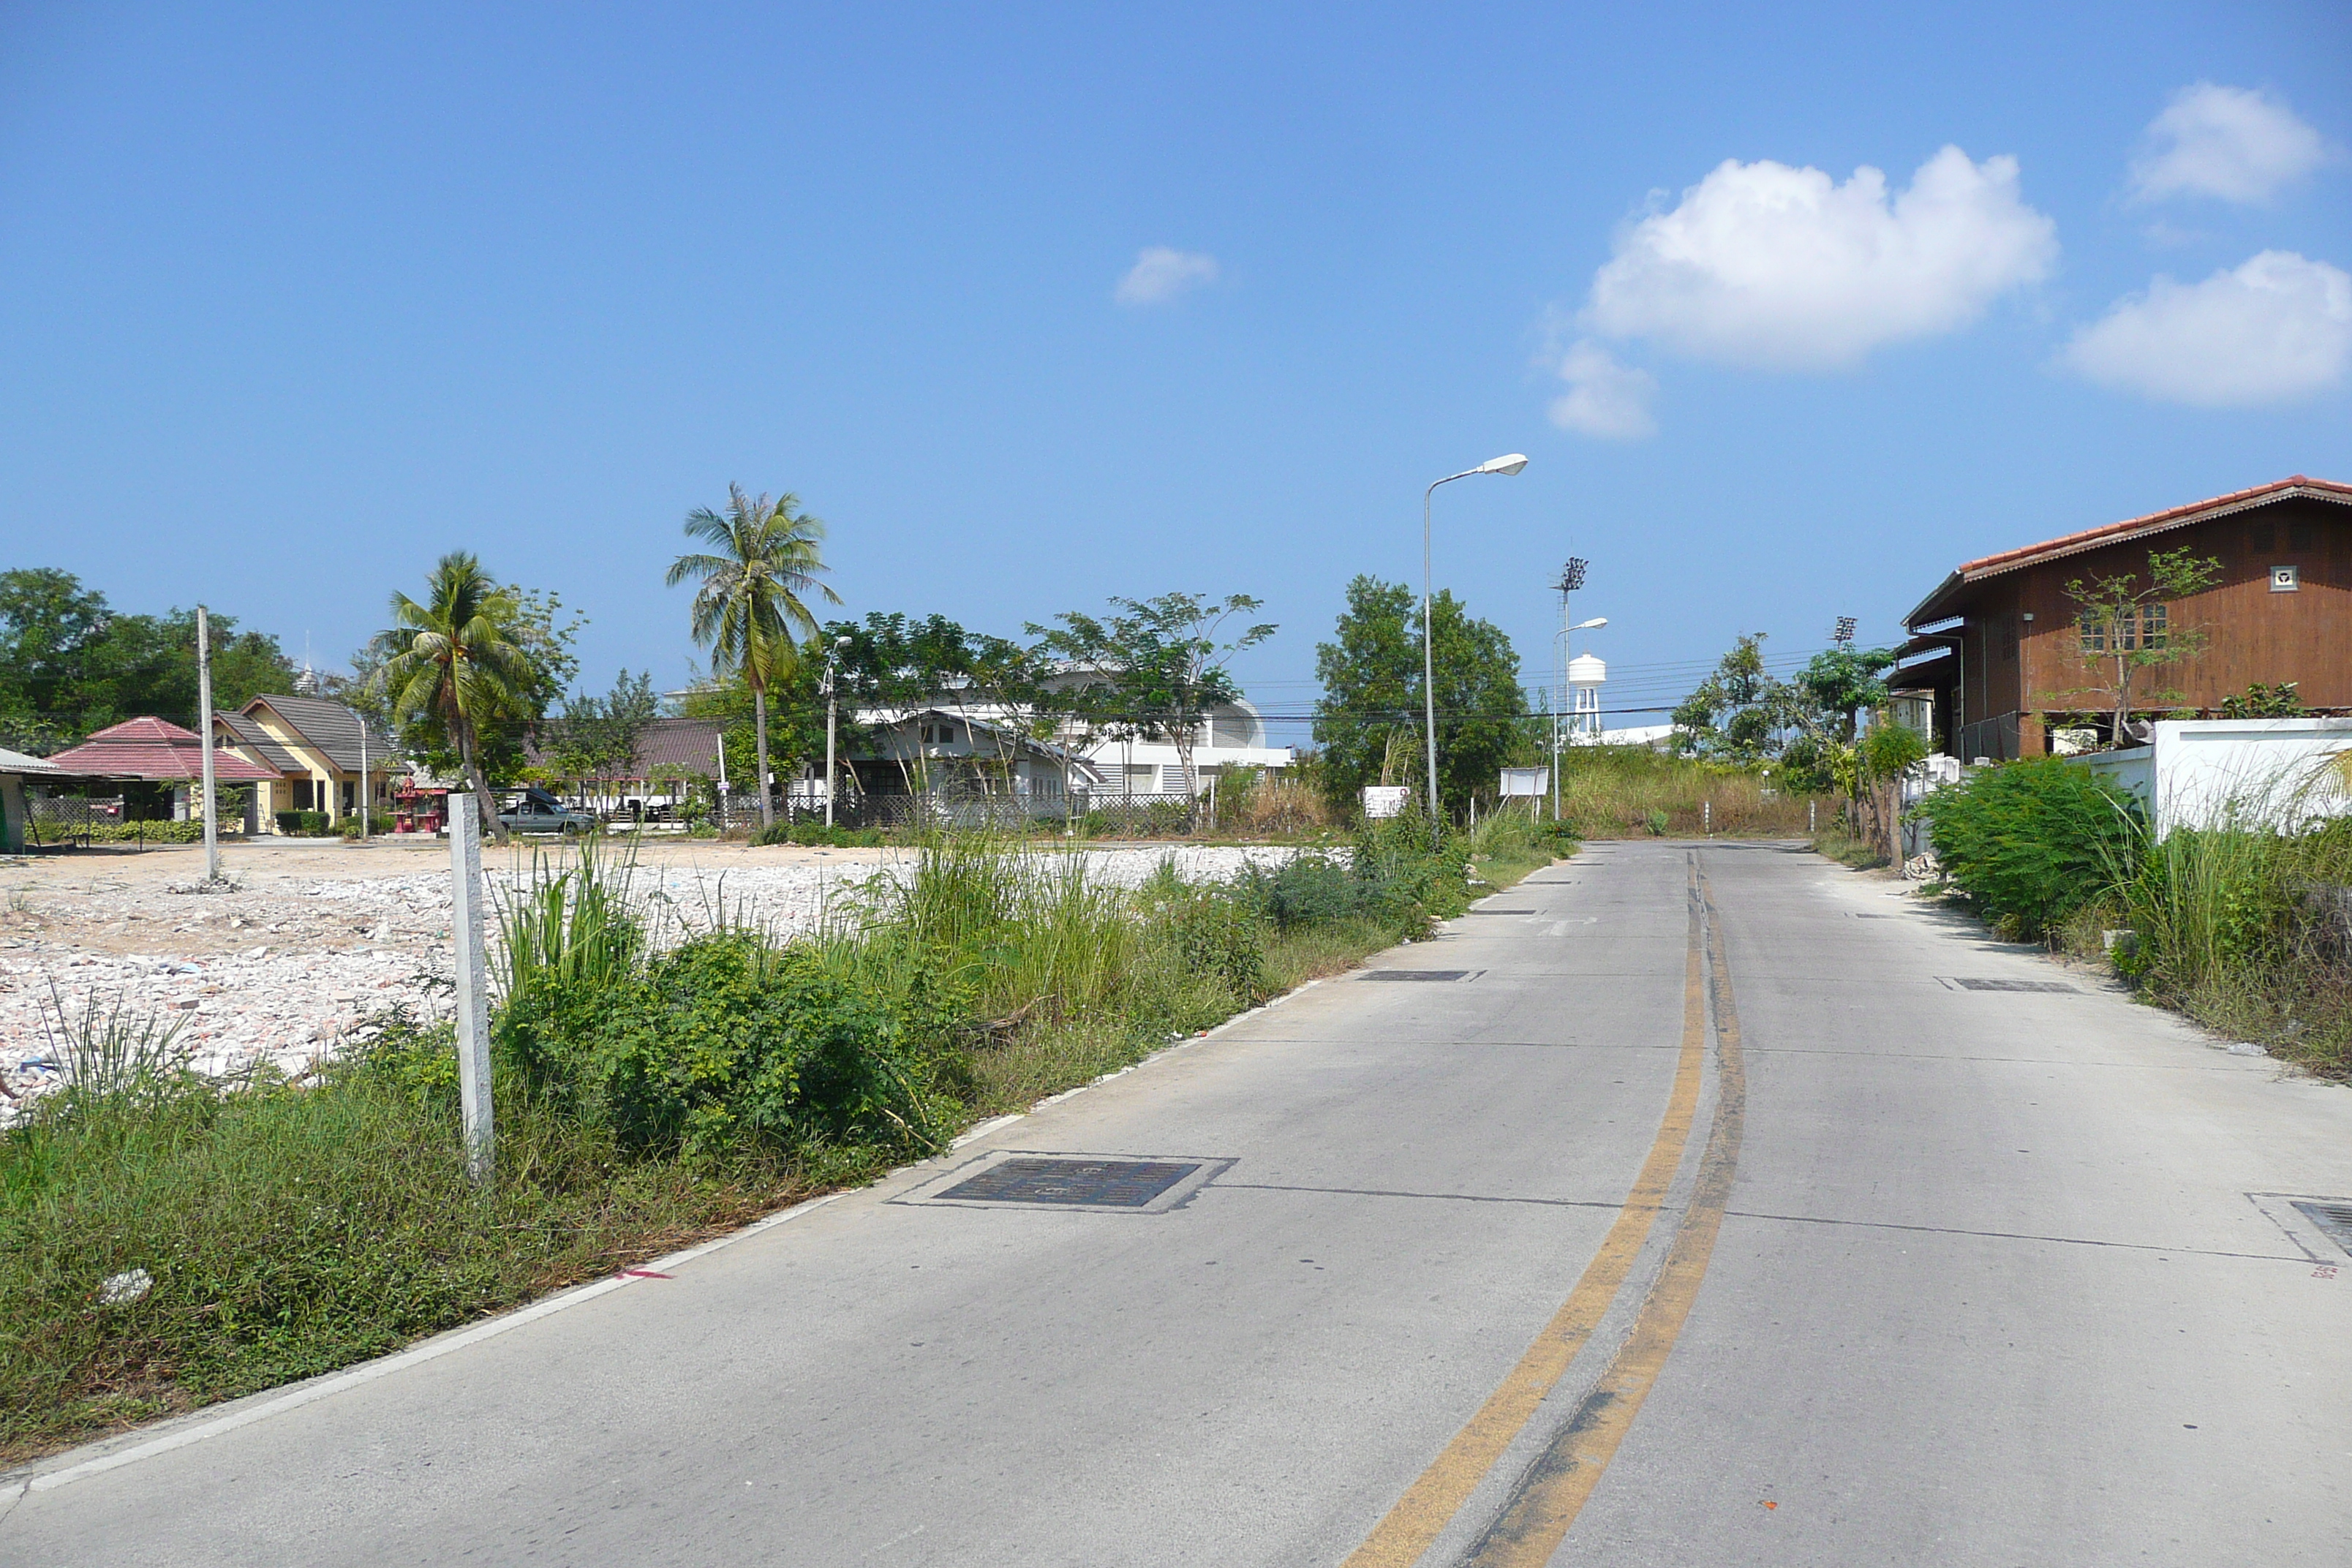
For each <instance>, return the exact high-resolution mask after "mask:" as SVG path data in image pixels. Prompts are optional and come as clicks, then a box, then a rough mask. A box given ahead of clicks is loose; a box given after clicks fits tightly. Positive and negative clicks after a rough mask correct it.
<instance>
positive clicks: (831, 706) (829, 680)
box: [824, 637, 849, 827]
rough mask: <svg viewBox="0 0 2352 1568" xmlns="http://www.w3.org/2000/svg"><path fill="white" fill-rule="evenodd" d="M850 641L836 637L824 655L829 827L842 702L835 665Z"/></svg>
mask: <svg viewBox="0 0 2352 1568" xmlns="http://www.w3.org/2000/svg"><path fill="white" fill-rule="evenodd" d="M848 641H849V639H848V638H847V637H835V638H834V639H833V646H832V647H829V648H827V649H826V650H825V655H824V825H825V826H827V827H831V826H833V766H834V764H833V735H834V724H835V715H836V714H838V712H839V711H840V708H841V704H840V702H839V701H838V700H836V699H835V696H834V694H833V676H834V669H835V666H837V665H838V664H839V663H840V660H841V650H842V648H843V647H844V646H845V644H847V642H848Z"/></svg>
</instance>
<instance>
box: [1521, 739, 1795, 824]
mask: <svg viewBox="0 0 2352 1568" xmlns="http://www.w3.org/2000/svg"><path fill="white" fill-rule="evenodd" d="M1559 784H1560V817H1561V821H1562V822H1563V824H1564V825H1565V826H1567V828H1568V830H1569V831H1570V832H1571V833H1573V834H1574V835H1575V836H1576V837H1580V838H1637V837H1694V836H1696V835H1697V834H1699V833H1702V832H1705V831H1707V830H1708V828H1709V826H1712V830H1713V831H1714V832H1716V833H1718V834H1723V835H1727V836H1734V837H1737V836H1742V835H1746V836H1775V837H1778V836H1787V835H1796V834H1803V833H1805V832H1807V831H1808V818H1807V805H1808V802H1809V800H1811V797H1808V796H1804V795H1788V794H1786V793H1785V792H1783V791H1780V790H1779V789H1777V788H1776V787H1775V786H1774V785H1773V784H1772V782H1771V780H1770V779H1769V778H1768V777H1766V776H1765V775H1764V774H1763V773H1759V771H1757V770H1755V769H1750V768H1735V767H1730V766H1727V765H1724V764H1721V763H1707V762H1702V761H1699V760H1697V759H1696V758H1691V757H1675V756H1669V755H1667V754H1666V753H1664V752H1659V751H1656V750H1654V749H1652V748H1650V747H1647V746H1578V747H1575V748H1573V749H1571V750H1570V751H1568V752H1564V753H1563V754H1562V758H1561V768H1560V781H1559ZM1812 804H1813V805H1815V806H1816V807H1817V810H1816V813H1815V821H1817V822H1818V823H1819V824H1821V825H1823V826H1825V825H1826V824H1827V823H1828V821H1829V820H1830V818H1831V817H1832V815H1833V814H1834V812H1835V811H1836V809H1837V805H1836V802H1835V801H1833V800H1832V799H1830V798H1829V797H1826V796H1824V797H1822V798H1821V799H1819V800H1818V801H1815V802H1813V803H1812Z"/></svg>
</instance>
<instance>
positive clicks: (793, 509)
mask: <svg viewBox="0 0 2352 1568" xmlns="http://www.w3.org/2000/svg"><path fill="white" fill-rule="evenodd" d="M800 504H801V502H800V497H798V496H796V495H793V494H790V493H789V492H787V493H786V494H784V495H782V496H779V497H777V498H776V499H775V500H772V501H771V500H769V499H768V497H767V496H766V495H765V494H762V495H761V496H759V497H758V498H757V499H754V498H752V497H750V496H747V495H745V494H744V493H743V487H742V486H740V485H731V484H730V485H729V486H728V487H727V510H726V511H725V512H724V513H723V514H722V513H719V512H716V511H713V510H710V509H709V507H697V508H696V509H695V510H692V511H690V512H688V514H687V518H686V532H687V537H688V538H689V539H695V540H699V541H700V542H703V543H705V544H707V545H709V547H710V548H709V550H708V551H703V552H689V553H688V554H685V555H681V556H679V557H678V558H677V560H676V561H675V562H673V563H671V564H670V569H669V575H668V578H667V582H668V584H669V585H670V586H671V587H673V588H675V587H677V585H678V584H681V583H688V582H692V583H698V584H701V586H700V587H699V588H698V589H697V590H696V591H695V595H694V607H693V610H692V612H691V614H692V625H693V629H694V640H695V641H696V642H697V643H698V644H699V645H701V646H702V647H708V648H709V650H710V668H711V673H712V674H713V675H715V676H717V677H718V678H719V679H722V680H724V679H730V678H731V679H739V680H740V681H742V682H743V684H744V685H745V686H746V687H747V688H749V689H750V690H751V712H752V727H753V730H754V732H755V733H756V734H757V735H758V737H759V742H758V750H759V791H760V825H761V826H762V827H765V826H768V825H769V824H770V823H771V822H772V821H773V820H774V808H773V806H772V803H771V802H770V799H769V795H768V776H769V772H770V770H769V767H768V690H769V689H770V687H772V685H773V684H774V683H775V682H776V680H777V679H779V678H780V677H783V676H788V675H790V674H791V673H792V672H793V668H794V667H795V666H796V665H798V664H799V662H800V649H799V647H798V646H797V644H796V643H795V642H794V640H793V639H794V637H796V636H798V637H811V636H814V634H815V631H816V619H815V617H814V616H811V615H810V614H809V611H808V606H807V605H804V604H803V603H802V595H805V594H809V593H812V592H818V593H822V594H824V596H825V598H826V599H828V600H830V601H831V602H832V603H834V604H836V605H837V604H839V603H841V595H838V594H836V593H835V592H834V591H833V590H832V589H831V588H830V587H827V586H826V585H825V584H823V583H821V582H819V581H818V580H817V578H818V574H820V573H822V572H824V570H825V566H824V558H823V542H824V523H823V522H822V521H818V520H817V519H815V518H814V517H811V516H809V515H808V514H807V513H805V512H803V511H802V510H800Z"/></svg>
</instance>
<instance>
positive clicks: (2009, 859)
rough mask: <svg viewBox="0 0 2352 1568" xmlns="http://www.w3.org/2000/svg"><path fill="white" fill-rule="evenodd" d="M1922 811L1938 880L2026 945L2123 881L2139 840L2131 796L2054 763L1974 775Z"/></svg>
mask: <svg viewBox="0 0 2352 1568" xmlns="http://www.w3.org/2000/svg"><path fill="white" fill-rule="evenodd" d="M1918 811H1919V815H1920V816H1923V817H1925V818H1927V822H1928V824H1929V825H1930V837H1931V838H1932V841H1933V842H1934V844H1935V847H1936V858H1937V860H1938V861H1939V862H1941V863H1942V866H1943V868H1944V875H1945V876H1946V877H1947V878H1948V879H1949V880H1950V881H1951V883H1952V884H1953V885H1954V886H1955V887H1957V888H1958V889H1959V890H1960V891H1961V892H1963V893H1965V894H1966V895H1967V896H1968V897H1969V900H1971V901H1973V902H1974V903H1975V904H1976V906H1977V907H1978V909H1979V910H1982V911H1983V912H1984V913H1985V914H1987V915H1989V916H1990V917H1992V918H1994V919H1995V920H1997V921H2002V922H2004V923H2006V924H2007V925H2008V926H2009V927H2011V929H2012V930H2013V931H2015V932H2016V934H2018V935H2019V936H2022V937H2033V936H2039V935H2040V934H2041V933H2042V931H2045V930H2047V929H2049V928H2050V927H2052V926H2053V925H2055V924H2057V923H2059V922H2060V921H2063V920H2064V919H2065V918H2066V916H2067V915H2068V914H2069V913H2071V912H2072V911H2073V910H2075V909H2076V908H2078V907H2080V906H2081V905H2083V904H2084V903H2087V902H2089V901H2090V900H2093V899H2095V898H2097V897H2099V896H2100V894H2102V893H2103V892H2104V891H2105V889H2108V888H2110V887H2112V886H2114V885H2115V883H2116V881H2117V880H2118V879H2122V878H2125V877H2127V876H2129V875H2130V874H2131V870H2132V868H2133V866H2134V865H2135V864H2136V862H2137V852H2138V846H2139V842H2140V839H2141V837H2142V828H2141V824H2140V816H2139V806H2138V804H2137V802H2136V801H2134V800H2133V799H2132V797H2131V796H2129V795H2126V794H2124V793H2123V792H2122V791H2120V790H2118V789H2116V787H2115V786H2113V785H2112V784H2108V783H2107V782H2106V781H2105V779H2103V778H2101V777H2099V776H2098V775H2097V774H2096V773H2092V772H2091V770H2090V769H2088V768H2085V767H2082V766H2080V765H2078V764H2076V763H2069V762H2067V761H2066V760H2065V759H2063V758H2060V757H2040V758H2035V759H2032V760H2030V761H2025V762H2016V763H2001V764H2000V765H1999V766H1996V767H1989V768H1982V769H1979V770H1978V771H1977V772H1976V773H1974V774H1972V775H1971V776H1969V778H1968V779H1966V780H1964V781H1962V782H1961V783H1959V784H1953V785H1949V786H1948V787H1946V788H1944V789H1940V790H1937V791H1934V792H1932V793H1931V794H1929V795H1928V796H1927V799H1926V800H1924V801H1922V802H1921V803H1920V805H1919V807H1918Z"/></svg>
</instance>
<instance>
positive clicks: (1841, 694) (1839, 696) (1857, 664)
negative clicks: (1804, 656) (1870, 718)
mask: <svg viewBox="0 0 2352 1568" xmlns="http://www.w3.org/2000/svg"><path fill="white" fill-rule="evenodd" d="M1892 668H1895V650H1894V649H1893V648H1891V647H1854V646H1853V645H1852V644H1851V643H1840V644H1839V645H1838V646H1837V647H1827V648H1823V649H1822V651H1821V652H1819V653H1817V654H1815V655H1813V657H1812V658H1811V659H1809V660H1807V661H1806V664H1805V668H1802V669H1801V670H1799V671H1797V673H1796V674H1795V675H1794V676H1792V677H1790V680H1789V691H1790V696H1791V697H1793V698H1794V699H1795V701H1794V702H1793V703H1792V704H1791V705H1790V716H1791V717H1792V718H1793V719H1794V720H1795V721H1796V722H1797V724H1798V726H1799V727H1800V728H1801V729H1802V730H1804V731H1805V732H1806V733H1808V734H1810V735H1815V736H1820V737H1822V738H1825V739H1828V740H1832V741H1836V742H1840V743H1842V744H1845V745H1851V744H1853V736H1854V721H1855V718H1856V717H1857V716H1858V715H1859V714H1862V713H1864V712H1868V711H1871V710H1875V709H1878V708H1881V707H1884V706H1885V702H1886V696H1887V692H1886V681H1885V674H1886V672H1887V671H1888V670H1890V669H1892Z"/></svg>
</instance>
